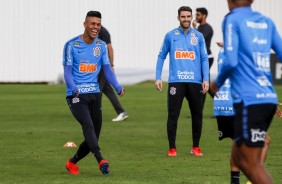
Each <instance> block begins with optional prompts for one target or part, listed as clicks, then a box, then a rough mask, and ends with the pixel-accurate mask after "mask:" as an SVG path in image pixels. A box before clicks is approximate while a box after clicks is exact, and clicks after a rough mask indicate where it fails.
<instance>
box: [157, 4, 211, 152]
mask: <svg viewBox="0 0 282 184" xmlns="http://www.w3.org/2000/svg"><path fill="white" fill-rule="evenodd" d="M192 19H193V16H192V9H191V8H190V7H188V6H182V7H180V8H179V9H178V21H179V22H180V26H179V27H178V28H175V29H173V30H172V31H170V32H168V33H167V34H166V36H165V39H164V42H163V45H162V48H161V50H160V52H159V55H158V60H157V66H156V81H155V86H156V89H157V90H159V91H162V88H163V85H162V80H161V74H162V68H163V64H164V61H165V59H166V56H167V54H168V53H169V58H170V62H169V79H168V83H169V87H168V119H167V135H168V141H169V151H168V156H177V151H176V144H175V141H176V130H177V122H178V117H179V114H180V110H181V106H182V102H183V99H184V97H185V98H186V99H187V101H188V103H189V108H190V111H191V116H192V138H193V146H192V149H191V154H193V155H194V156H203V153H202V151H201V149H200V147H199V142H200V138H201V132H202V119H203V98H204V94H205V93H206V92H207V91H208V89H209V62H208V54H207V50H206V44H205V39H204V36H203V35H202V33H200V32H199V31H197V30H195V29H193V28H191V27H190V26H191V21H192Z"/></svg>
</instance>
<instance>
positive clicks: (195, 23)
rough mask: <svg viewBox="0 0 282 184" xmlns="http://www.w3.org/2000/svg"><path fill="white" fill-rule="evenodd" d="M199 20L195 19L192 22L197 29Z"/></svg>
mask: <svg viewBox="0 0 282 184" xmlns="http://www.w3.org/2000/svg"><path fill="white" fill-rule="evenodd" d="M197 23H198V22H197V20H196V19H195V20H194V21H193V22H192V26H193V28H195V29H197Z"/></svg>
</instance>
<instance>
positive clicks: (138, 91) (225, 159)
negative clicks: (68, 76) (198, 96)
mask: <svg viewBox="0 0 282 184" xmlns="http://www.w3.org/2000/svg"><path fill="white" fill-rule="evenodd" d="M125 89H126V95H125V96H124V97H122V98H120V101H121V103H122V105H123V106H124V108H125V109H126V111H127V112H128V113H129V118H128V119H127V120H125V121H124V122H112V121H111V119H112V118H114V117H115V116H116V114H115V112H114V109H113V107H112V106H111V104H110V102H109V101H108V99H107V98H106V97H104V98H103V102H102V103H103V127H102V132H101V137H100V147H101V150H102V153H103V156H104V157H105V159H107V160H109V162H110V164H111V166H110V168H111V173H110V175H108V176H103V175H102V173H100V172H98V165H97V163H96V160H95V159H94V157H93V155H92V154H89V155H88V156H87V157H86V158H85V159H83V160H82V161H80V162H79V163H78V165H79V167H80V173H81V174H80V175H77V176H72V175H69V174H68V172H67V171H66V169H65V163H66V161H67V160H68V158H69V157H71V156H73V154H74V153H75V151H76V148H64V147H63V145H64V144H65V143H66V142H67V141H74V142H75V143H76V144H77V145H79V143H80V142H81V141H82V140H83V137H82V131H81V128H80V125H79V124H78V123H77V122H76V120H75V119H74V118H73V117H72V115H71V113H70V110H69V109H68V106H67V104H66V101H65V87H64V86H63V85H54V86H52V85H51V86H50V85H0V101H1V106H0V125H1V128H0V135H1V139H0V150H1V151H0V156H1V157H0V165H1V166H0V173H1V177H0V178H1V179H0V183H117V184H119V183H121V184H127V183H191V184H196V183H201V184H216V183H220V184H221V183H229V182H230V181H229V180H230V172H229V155H230V147H231V140H224V141H218V138H217V125H216V119H215V118H211V117H212V116H213V110H212V100H211V98H210V97H207V100H206V104H205V109H204V120H203V131H202V138H201V142H200V146H201V148H202V151H203V154H204V157H201V158H199V157H193V156H191V155H190V150H191V144H192V143H191V142H192V140H191V137H192V136H191V119H190V118H189V116H190V112H189V109H188V105H187V103H186V101H184V103H183V106H182V112H181V114H180V117H179V124H178V132H177V142H176V143H177V151H178V156H177V157H175V158H169V157H167V156H166V154H167V150H168V141H167V135H166V118H167V112H166V91H167V85H166V84H165V86H164V92H162V93H159V92H157V91H156V90H155V88H154V84H153V82H144V83H140V84H137V85H132V86H126V87H125ZM276 89H277V92H278V94H279V96H280V101H281V100H282V99H281V98H282V96H281V94H282V86H277V87H276ZM281 123H282V119H281V118H280V119H279V118H274V120H273V123H272V125H271V127H270V129H269V135H270V136H271V138H272V142H271V146H270V150H269V155H268V158H267V161H266V163H265V167H266V168H267V170H268V171H269V172H270V173H271V175H272V176H273V178H274V183H279V182H281V181H282V157H281V152H282V149H281V148H282V142H281V140H282V134H281V130H282V124H281ZM241 182H242V183H245V182H246V178H245V177H244V176H243V174H242V175H241Z"/></svg>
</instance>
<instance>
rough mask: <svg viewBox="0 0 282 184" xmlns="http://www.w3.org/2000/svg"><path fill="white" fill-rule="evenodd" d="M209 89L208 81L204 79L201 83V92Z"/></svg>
mask: <svg viewBox="0 0 282 184" xmlns="http://www.w3.org/2000/svg"><path fill="white" fill-rule="evenodd" d="M208 90H209V82H207V81H204V82H203V84H202V93H203V94H205V93H206V92H207V91H208Z"/></svg>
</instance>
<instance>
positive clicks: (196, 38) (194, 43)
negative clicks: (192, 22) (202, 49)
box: [190, 36, 198, 45]
mask: <svg viewBox="0 0 282 184" xmlns="http://www.w3.org/2000/svg"><path fill="white" fill-rule="evenodd" d="M190 43H191V45H197V44H198V37H196V36H191V37H190Z"/></svg>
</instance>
